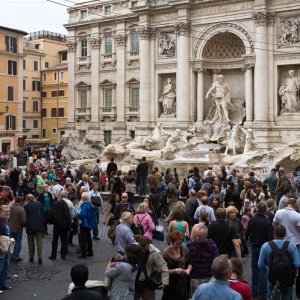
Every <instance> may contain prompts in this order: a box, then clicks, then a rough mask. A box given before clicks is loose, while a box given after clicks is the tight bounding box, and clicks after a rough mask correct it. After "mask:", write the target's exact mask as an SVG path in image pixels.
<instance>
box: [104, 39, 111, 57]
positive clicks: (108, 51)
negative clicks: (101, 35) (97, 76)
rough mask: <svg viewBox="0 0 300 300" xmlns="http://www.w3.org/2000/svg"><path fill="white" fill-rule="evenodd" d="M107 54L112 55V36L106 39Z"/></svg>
mask: <svg viewBox="0 0 300 300" xmlns="http://www.w3.org/2000/svg"><path fill="white" fill-rule="evenodd" d="M105 54H112V36H106V37H105Z"/></svg>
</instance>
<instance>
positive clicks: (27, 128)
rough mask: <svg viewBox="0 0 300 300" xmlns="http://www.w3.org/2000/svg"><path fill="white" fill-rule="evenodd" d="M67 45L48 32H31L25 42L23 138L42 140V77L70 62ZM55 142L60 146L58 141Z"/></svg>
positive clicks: (61, 36) (63, 40) (58, 35)
mask: <svg viewBox="0 0 300 300" xmlns="http://www.w3.org/2000/svg"><path fill="white" fill-rule="evenodd" d="M65 41H66V36H65V35H62V34H58V33H55V32H50V31H46V30H42V31H36V32H32V33H30V34H29V35H28V36H26V37H25V39H24V55H25V58H24V79H23V85H24V86H23V88H24V95H23V97H24V99H23V111H24V119H23V132H24V133H23V136H24V137H25V138H30V139H31V138H38V139H40V138H42V137H43V131H42V122H43V121H42V115H41V112H42V101H41V89H42V83H43V80H42V76H47V75H42V71H43V70H48V69H51V68H53V67H56V66H57V65H60V64H62V63H66V62H67V47H66V44H65ZM51 84H55V83H53V82H52V83H51ZM46 124H47V122H46ZM51 124H52V123H51ZM46 126H47V125H46ZM51 126H52V125H51ZM46 131H47V130H46ZM54 131H55V130H54ZM54 136H55V135H54ZM52 141H53V142H57V140H56V139H53V140H52Z"/></svg>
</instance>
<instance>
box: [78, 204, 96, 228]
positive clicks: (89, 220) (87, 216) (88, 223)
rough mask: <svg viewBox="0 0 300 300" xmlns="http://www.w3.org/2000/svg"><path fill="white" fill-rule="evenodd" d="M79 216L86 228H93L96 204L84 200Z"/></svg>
mask: <svg viewBox="0 0 300 300" xmlns="http://www.w3.org/2000/svg"><path fill="white" fill-rule="evenodd" d="M78 218H79V219H80V220H81V226H82V227H84V228H89V229H93V228H94V224H95V222H96V220H95V213H94V206H93V204H92V203H91V202H84V203H83V204H82V205H81V208H80V213H79V214H78Z"/></svg>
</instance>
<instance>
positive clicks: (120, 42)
mask: <svg viewBox="0 0 300 300" xmlns="http://www.w3.org/2000/svg"><path fill="white" fill-rule="evenodd" d="M126 39H127V35H126V34H116V35H115V40H116V43H117V46H125V44H126Z"/></svg>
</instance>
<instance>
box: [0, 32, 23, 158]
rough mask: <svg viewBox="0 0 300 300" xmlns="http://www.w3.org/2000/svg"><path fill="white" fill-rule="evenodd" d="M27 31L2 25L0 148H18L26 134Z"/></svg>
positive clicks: (0, 43) (1, 149) (7, 149)
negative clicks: (24, 116) (24, 67)
mask: <svg viewBox="0 0 300 300" xmlns="http://www.w3.org/2000/svg"><path fill="white" fill-rule="evenodd" d="M25 35H27V32H25V31H22V30H17V29H12V28H7V27H3V26H0V151H1V152H3V153H7V152H9V151H11V150H16V149H17V146H18V145H17V142H18V137H22V135H23V132H22V131H23V128H22V127H23V124H22V122H23V37H24V36H25Z"/></svg>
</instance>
